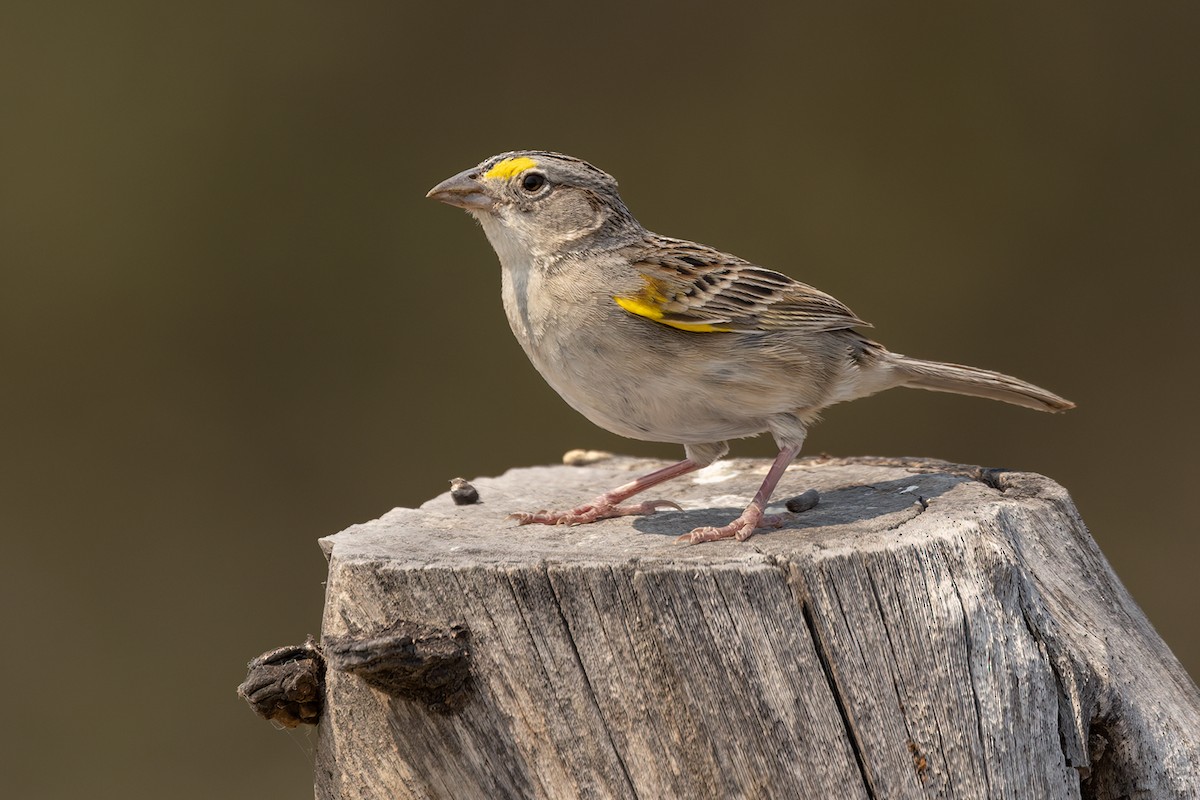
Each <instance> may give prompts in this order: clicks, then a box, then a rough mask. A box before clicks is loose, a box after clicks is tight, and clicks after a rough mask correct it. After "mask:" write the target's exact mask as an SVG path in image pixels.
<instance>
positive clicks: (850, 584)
mask: <svg viewBox="0 0 1200 800" xmlns="http://www.w3.org/2000/svg"><path fill="white" fill-rule="evenodd" d="M650 466H653V465H652V464H651V463H649V462H644V461H643V462H637V461H634V460H632V459H617V460H614V461H611V462H605V463H601V464H598V465H593V466H586V467H547V468H532V469H519V470H513V471H511V472H509V473H507V474H506V475H504V476H501V477H499V478H492V479H489V478H481V479H479V480H476V481H474V482H473V483H474V485H475V487H476V488H477V489H478V491H479V494H480V498H481V501H482V502H481V503H479V504H476V505H462V506H456V505H454V504H453V503H452V502H451V500H450V498H449V495H448V494H446V495H442V496H440V497H438V498H435V499H434V500H431V501H429V502H428V503H426V504H425V505H424V506H422V507H421V508H420V509H396V510H394V511H392V512H391V513H389V514H387V515H385V516H384V517H383V518H381V519H379V520H376V521H374V522H369V523H366V524H364V525H358V526H355V527H353V528H350V529H349V530H347V531H344V532H342V533H340V534H338V535H336V536H332V537H329V538H328V539H325V540H323V546H324V547H325V548H326V552H327V554H328V555H329V560H330V563H329V584H328V593H327V599H326V608H325V619H324V636H325V637H326V640H328V639H329V638H330V637H343V639H340V640H339V641H344V637H346V636H350V637H356V636H357V637H367V638H369V637H371V636H373V635H376V634H377V633H378V632H379V631H384V630H386V629H389V626H394V625H397V624H398V621H401V620H403V621H406V622H405V623H404V624H409V623H414V624H420V625H423V626H429V628H430V629H431V630H444V631H462V630H463V629H464V628H465V631H466V634H465V635H466V636H467V639H466V641H468V642H469V646H468V647H467V648H466V649H467V651H468V657H469V670H470V678H469V679H468V681H467V683H466V690H465V691H466V692H467V695H468V696H467V697H466V700H465V702H464V703H462V704H461V705H460V706H459V707H458V708H457V710H453V711H446V710H444V709H442V710H437V709H433V708H431V706H430V704H429V703H428V702H423V701H422V699H421V698H420V697H416V696H411V697H410V696H405V695H403V694H402V693H401V694H397V695H396V696H393V695H390V694H388V693H387V692H385V691H382V690H380V689H377V688H372V685H370V684H368V683H366V682H364V680H362V679H361V678H359V677H356V676H355V675H353V674H350V673H347V672H341V671H338V670H336V669H334V668H333V667H332V665H331V668H330V669H329V671H328V675H327V692H326V697H327V705H326V712H325V715H324V717H323V718H322V721H321V724H320V728H319V739H318V748H317V775H316V783H317V795H318V797H322V798H334V797H338V798H572V797H589V798H607V797H616V798H627V797H641V798H669V797H697V798H707V797H754V798H768V797H779V798H795V797H839V798H843V797H844V798H926V797H943V798H985V797H986V798H1030V797H1038V798H1081V797H1082V798H1096V799H1097V800H1099V799H1100V798H1118V797H1153V798H1161V797H1189V798H1190V797H1197V796H1200V767H1198V766H1197V761H1198V759H1200V693H1198V692H1197V689H1196V686H1195V685H1194V684H1193V683H1192V681H1191V680H1190V679H1189V677H1188V676H1187V674H1186V673H1185V672H1184V670H1183V669H1182V668H1181V667H1180V665H1179V663H1178V662H1177V661H1176V659H1175V658H1174V656H1173V655H1172V654H1171V652H1170V651H1169V650H1168V648H1167V647H1166V645H1165V644H1164V643H1163V642H1162V640H1161V639H1160V638H1159V637H1158V636H1157V634H1156V633H1155V632H1154V630H1153V628H1152V627H1151V626H1150V624H1149V622H1148V621H1147V620H1146V618H1145V616H1144V615H1143V614H1142V612H1141V611H1140V610H1139V609H1138V607H1137V605H1136V604H1135V603H1134V602H1133V600H1132V599H1131V598H1130V597H1129V595H1128V594H1127V593H1126V591H1125V589H1124V587H1122V585H1121V583H1120V581H1119V580H1118V579H1117V577H1116V575H1115V574H1114V573H1113V571H1112V569H1111V568H1110V567H1109V565H1108V563H1107V562H1106V561H1105V560H1104V557H1103V556H1102V555H1101V553H1100V551H1099V549H1098V548H1097V546H1096V544H1095V542H1094V541H1093V540H1092V539H1091V537H1090V535H1089V534H1088V532H1087V529H1086V528H1085V527H1084V524H1083V522H1082V521H1081V520H1080V518H1079V515H1078V513H1077V512H1076V510H1075V508H1074V506H1073V505H1072V503H1071V501H1070V498H1069V497H1068V495H1067V493H1066V491H1065V490H1064V489H1063V488H1062V487H1060V486H1058V485H1057V484H1055V483H1054V482H1053V481H1050V480H1049V479H1047V478H1044V477H1041V476H1038V475H1032V474H1024V473H1011V472H1009V473H1004V472H1001V473H997V472H981V471H978V470H972V469H971V468H967V467H958V466H956V465H950V464H944V463H941V462H922V461H911V462H905V461H898V460H892V461H879V460H877V461H868V460H825V461H822V460H819V459H808V460H804V461H801V462H799V463H798V464H796V465H794V466H793V467H792V468H791V469H790V470H789V472H788V474H787V475H786V476H785V478H784V481H783V483H782V485H781V488H780V492H779V498H778V499H779V505H780V506H782V505H783V502H784V501H785V500H786V499H787V497H788V495H787V494H786V493H787V492H789V491H790V492H791V493H793V494H796V493H799V492H800V491H801V490H803V489H807V488H809V487H815V488H817V489H818V490H819V491H820V498H821V499H820V503H819V505H818V506H817V507H816V508H814V509H812V510H810V511H806V512H804V513H801V514H798V515H796V516H795V517H794V518H793V519H792V520H791V521H790V522H789V523H788V525H787V527H785V528H784V529H782V530H778V531H772V532H765V533H760V534H758V535H756V536H755V537H753V538H752V539H750V540H749V541H747V542H745V543H737V542H720V543H714V544H706V545H702V546H698V547H685V546H681V545H677V544H675V543H674V537H675V535H677V534H679V533H682V532H685V531H687V530H690V529H691V528H693V527H695V526H698V525H708V524H720V523H723V522H726V521H728V519H730V518H732V516H733V515H736V514H737V513H738V511H740V509H741V507H742V506H743V505H744V504H745V502H746V501H747V500H748V499H749V497H750V496H751V495H752V494H753V492H754V489H755V488H756V487H757V485H758V483H759V481H760V480H761V477H762V475H763V473H764V471H765V470H766V468H767V464H766V462H760V461H730V462H725V463H724V465H723V466H722V465H718V466H717V467H715V468H712V469H710V470H709V471H706V472H702V473H700V474H698V475H697V476H696V477H695V479H694V480H691V479H688V478H685V479H681V480H678V481H675V482H674V483H673V484H668V486H667V487H665V488H666V491H665V492H663V494H664V495H665V496H668V497H671V498H672V499H675V500H677V501H679V502H681V503H682V504H683V505H684V507H685V509H687V510H685V511H684V512H681V513H679V512H660V513H659V514H658V515H656V516H654V517H642V518H627V519H621V520H608V521H604V522H601V523H598V524H593V525H587V526H581V527H576V528H567V527H557V528H555V527H543V526H528V527H523V528H516V527H513V525H512V523H510V522H506V521H505V515H506V514H508V513H509V512H511V511H514V510H536V509H539V508H542V507H547V506H549V507H557V506H569V505H573V504H576V503H578V502H579V501H580V500H583V499H587V498H590V497H591V496H593V495H594V494H596V493H597V492H599V491H600V490H601V489H603V488H605V487H610V486H613V485H616V484H617V483H619V482H621V481H623V480H626V479H628V477H629V475H630V473H631V472H640V471H643V470H645V469H647V468H648V467H650ZM455 626H463V627H457V628H456V627H455ZM422 630H424V628H422ZM454 635H455V636H458V635H459V634H454ZM384 638H385V639H386V637H384Z"/></svg>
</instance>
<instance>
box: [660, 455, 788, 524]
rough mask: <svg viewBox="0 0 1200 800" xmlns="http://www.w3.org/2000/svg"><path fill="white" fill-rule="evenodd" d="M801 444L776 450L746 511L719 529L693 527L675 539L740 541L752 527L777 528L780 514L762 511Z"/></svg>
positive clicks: (781, 522)
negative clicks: (769, 515)
mask: <svg viewBox="0 0 1200 800" xmlns="http://www.w3.org/2000/svg"><path fill="white" fill-rule="evenodd" d="M800 447H801V446H800V445H798V444H797V445H794V446H788V447H784V448H782V449H781V450H780V451H779V455H777V456H775V461H774V462H772V464H771V468H770V469H769V470H767V477H765V478H763V482H762V486H759V487H758V492H756V493H755V495H754V499H753V500H751V501H750V505H748V506H746V510H745V511H743V512H742V515H741V516H740V517H738V518H737V519H735V520H734V521H733V522H731V523H729V524H728V525H723V526H722V527H720V528H712V527H705V528H696V529H695V530H694V531H692V532H691V533H685V534H684V535H683V536H680V537H679V538H678V539H676V540H675V541H677V542H686V543H688V544H699V543H700V542H715V541H716V540H718V539H737V540H738V541H739V542H743V541H745V540H746V539H749V538H750V537H751V535H753V534H754V529H755V528H760V527H767V526H770V527H772V528H778V527H779V526H780V525H782V524H783V521H782V520H781V519H780V518H779V517H765V516H763V512H764V511H765V510H766V508H767V504H768V503H769V502H771V493H772V492H774V491H775V485H776V484H777V483H779V479H780V478H782V477H783V472H784V470H786V469H787V467H788V464H791V463H792V460H793V459H795V458H796V456H797V455H799V454H800Z"/></svg>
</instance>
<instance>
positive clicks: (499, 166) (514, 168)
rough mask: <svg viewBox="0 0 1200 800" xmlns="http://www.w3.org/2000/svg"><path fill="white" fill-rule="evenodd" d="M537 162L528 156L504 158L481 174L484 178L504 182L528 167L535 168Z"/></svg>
mask: <svg viewBox="0 0 1200 800" xmlns="http://www.w3.org/2000/svg"><path fill="white" fill-rule="evenodd" d="M536 166H537V162H536V161H534V160H533V159H532V158H529V157H528V156H519V157H517V158H506V159H504V160H503V161H497V162H496V165H495V166H494V167H492V168H491V169H489V170H488V171H487V172H485V173H484V174H483V177H485V178H499V179H500V180H502V181H506V180H508V179H509V178H511V177H512V176H514V175H518V174H520V173H522V172H524V171H525V170H527V169H529V168H530V167H536Z"/></svg>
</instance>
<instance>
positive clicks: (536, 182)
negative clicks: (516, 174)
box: [521, 172, 546, 194]
mask: <svg viewBox="0 0 1200 800" xmlns="http://www.w3.org/2000/svg"><path fill="white" fill-rule="evenodd" d="M545 185H546V176H545V175H543V174H542V173H540V172H530V173H528V174H526V175H525V177H524V178H522V179H521V188H522V189H524V190H525V191H527V192H529V193H530V194H533V193H534V192H536V191H537V190H538V189H540V188H542V187H543V186H545Z"/></svg>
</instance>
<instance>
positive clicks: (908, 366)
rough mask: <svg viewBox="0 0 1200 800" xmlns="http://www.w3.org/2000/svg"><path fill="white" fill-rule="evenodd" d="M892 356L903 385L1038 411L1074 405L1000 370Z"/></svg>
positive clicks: (1063, 409)
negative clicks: (981, 398)
mask: <svg viewBox="0 0 1200 800" xmlns="http://www.w3.org/2000/svg"><path fill="white" fill-rule="evenodd" d="M892 358H893V359H894V361H893V362H892V363H893V366H894V367H895V369H896V372H897V373H898V374H899V375H900V376H901V378H902V381H901V384H900V385H902V386H911V387H913V388H916V389H929V390H931V391H934V392H954V393H955V394H967V395H971V396H973V397H987V398H989V399H992V400H1002V401H1004V402H1005V403H1013V404H1014V405H1018V406H1025V408H1032V409H1034V410H1036V411H1066V410H1068V409H1071V408H1074V407H1075V404H1074V403H1072V402H1071V401H1070V400H1065V399H1063V398H1061V397H1059V396H1058V395H1056V394H1054V393H1053V392H1048V391H1046V390H1045V389H1043V388H1041V387H1039V386H1034V385H1033V384H1032V383H1026V382H1025V381H1022V380H1018V379H1016V378H1013V377H1011V376H1009V375H1005V374H1003V373H1001V372H993V371H991V370H989V369H979V368H977V367H965V366H962V365H961V364H943V363H941V362H940V361H923V360H921V359H919V358H909V357H908V356H902V355H897V354H894V353H893V354H892Z"/></svg>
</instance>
